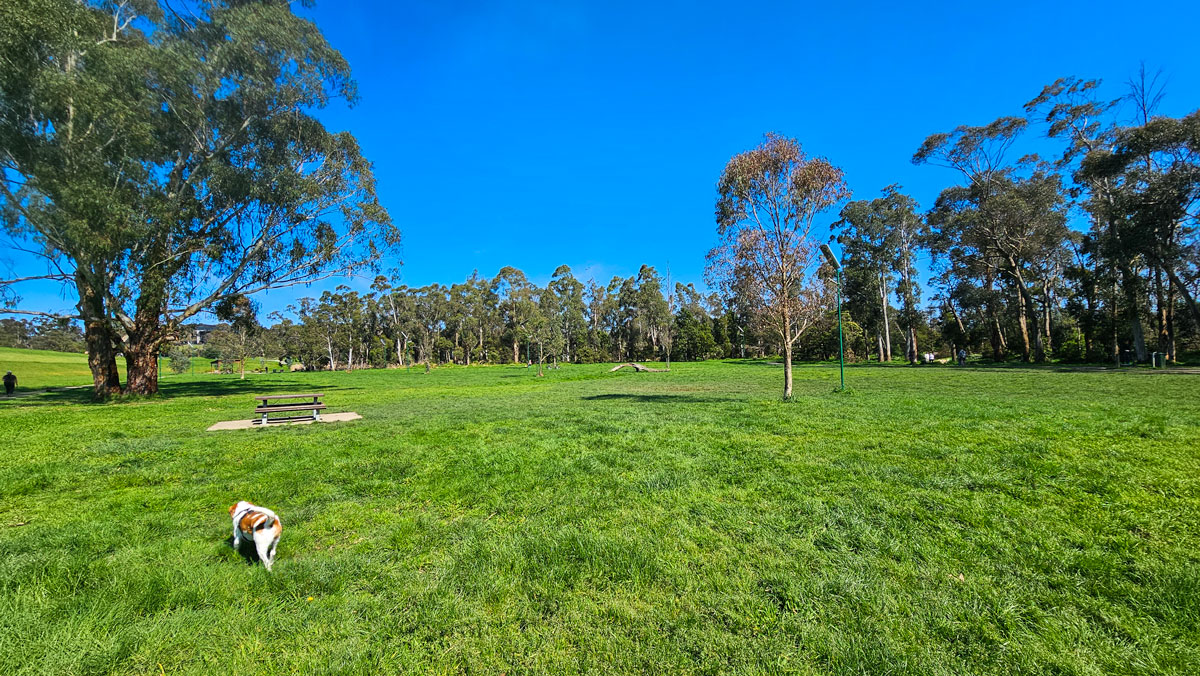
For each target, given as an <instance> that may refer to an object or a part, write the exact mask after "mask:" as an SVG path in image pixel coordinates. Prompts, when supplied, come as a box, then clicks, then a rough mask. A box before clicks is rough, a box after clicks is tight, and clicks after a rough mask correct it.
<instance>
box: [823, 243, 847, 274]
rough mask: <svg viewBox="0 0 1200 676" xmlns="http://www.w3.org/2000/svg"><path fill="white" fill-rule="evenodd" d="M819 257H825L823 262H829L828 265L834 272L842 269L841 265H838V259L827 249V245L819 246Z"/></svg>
mask: <svg viewBox="0 0 1200 676" xmlns="http://www.w3.org/2000/svg"><path fill="white" fill-rule="evenodd" d="M821 255H822V256H824V257H825V260H827V261H829V264H830V265H832V266H833V269H834V271H835V272H836V271H839V270H841V269H842V264H841V263H839V262H838V259H837V258H836V257H835V256H834V255H833V250H832V249H830V248H829V245H828V244H822V245H821Z"/></svg>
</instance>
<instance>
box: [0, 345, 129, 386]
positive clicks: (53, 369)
mask: <svg viewBox="0 0 1200 676" xmlns="http://www.w3.org/2000/svg"><path fill="white" fill-rule="evenodd" d="M118 366H119V367H120V368H121V370H122V371H124V369H125V360H124V359H119V360H118ZM5 371H12V372H13V373H14V374H15V375H16V376H17V393H18V394H19V393H21V392H29V391H33V390H41V389H45V388H47V387H71V386H73V385H90V384H91V382H92V375H91V372H90V371H88V365H87V356H86V355H85V354H83V353H82V352H80V353H78V354H76V353H72V352H53V351H51V350H24V349H21V348H15V347H0V373H4V372H5Z"/></svg>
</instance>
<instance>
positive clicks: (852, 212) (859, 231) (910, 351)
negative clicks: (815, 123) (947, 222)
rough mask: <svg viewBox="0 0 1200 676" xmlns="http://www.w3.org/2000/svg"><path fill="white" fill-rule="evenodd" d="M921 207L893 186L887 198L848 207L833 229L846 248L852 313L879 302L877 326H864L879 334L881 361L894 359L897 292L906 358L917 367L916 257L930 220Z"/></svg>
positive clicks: (874, 323)
mask: <svg viewBox="0 0 1200 676" xmlns="http://www.w3.org/2000/svg"><path fill="white" fill-rule="evenodd" d="M918 208H919V207H918V205H917V202H916V200H914V199H913V198H911V197H909V196H908V195H905V194H903V193H901V192H900V186H899V185H895V184H893V185H889V186H887V187H886V188H884V189H883V196H882V197H879V198H876V199H873V200H869V201H868V200H859V201H854V202H850V203H848V204H847V205H846V206H845V207H843V208H842V212H841V219H840V220H838V221H837V222H836V223H834V224H833V228H834V230H836V231H837V233H838V234H837V236H836V239H837V242H838V243H839V244H840V245H841V246H842V261H841V262H842V267H843V268H845V270H844V272H843V278H844V279H845V280H846V281H847V284H846V287H847V291H848V295H849V298H850V301H851V302H850V304H849V306H850V308H851V310H852V311H853V309H854V306H855V305H862V306H865V305H867V302H866V297H867V296H872V297H873V299H874V300H875V301H877V302H876V307H878V314H877V315H876V317H877V318H878V319H877V321H865V322H863V321H860V322H859V323H860V324H862V325H863V326H865V327H872V328H874V329H875V331H876V342H877V343H878V345H879V358H880V361H891V359H892V345H891V326H890V325H891V321H890V318H889V317H888V310H889V305H890V303H891V301H890V299H889V295H890V291H892V290H895V293H896V297H897V299H899V301H900V306H901V311H900V324H901V326H903V327H904V328H905V357H906V358H907V359H908V361H909V362H910V363H916V361H917V357H918V348H917V330H916V327H917V325H918V323H919V322H920V317H919V314H920V308H919V307H918V304H919V302H920V299H921V287H920V284H919V282H918V279H917V269H916V255H917V247H918V244H919V242H920V240H921V238H922V237H923V236H924V233H925V220H924V218H923V217H922V216H921V214H919V213H918V212H917V209H918ZM859 316H860V317H862V316H863V315H861V314H860V315H859Z"/></svg>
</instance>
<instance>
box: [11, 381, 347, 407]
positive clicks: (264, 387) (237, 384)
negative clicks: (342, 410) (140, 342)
mask: <svg viewBox="0 0 1200 676" xmlns="http://www.w3.org/2000/svg"><path fill="white" fill-rule="evenodd" d="M360 389H362V388H361V387H345V386H339V385H329V384H320V383H296V382H269V381H263V380H259V379H251V380H204V381H192V382H182V383H180V382H170V381H167V382H160V383H159V392H158V394H156V395H152V396H149V397H142V396H123V397H116V398H113V399H111V400H109V401H96V400H94V399H92V389H91V388H90V387H83V388H74V389H62V390H51V391H49V392H46V393H45V394H40V395H34V396H30V397H22V398H20V399H14V400H13V401H19V402H20V404H18V405H20V406H57V405H63V404H124V403H132V402H139V401H148V400H157V401H165V400H170V399H186V398H189V397H228V396H235V395H245V397H246V400H247V405H252V404H253V403H254V401H253V399H252V397H254V396H255V395H258V394H285V393H286V394H292V393H299V394H306V393H310V392H321V393H329V392H349V391H351V390H360Z"/></svg>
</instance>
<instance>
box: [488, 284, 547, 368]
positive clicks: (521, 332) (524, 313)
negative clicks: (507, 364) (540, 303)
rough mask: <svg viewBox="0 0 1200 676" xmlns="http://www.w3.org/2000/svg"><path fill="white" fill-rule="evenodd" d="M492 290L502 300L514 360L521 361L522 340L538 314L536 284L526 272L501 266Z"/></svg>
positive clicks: (503, 314)
mask: <svg viewBox="0 0 1200 676" xmlns="http://www.w3.org/2000/svg"><path fill="white" fill-rule="evenodd" d="M491 288H492V292H493V293H495V294H496V297H497V298H499V300H500V306H499V310H500V316H501V317H502V319H503V322H504V326H505V328H506V330H507V331H508V334H509V337H510V339H511V341H512V356H513V362H519V361H521V349H520V348H521V341H522V340H525V339H526V338H528V336H529V323H530V322H531V321H533V320H534V319H535V315H536V314H537V303H535V302H534V298H533V295H534V286H533V285H532V284H530V283H529V280H528V279H526V277H525V273H524V272H521V271H520V270H518V269H516V268H514V267H512V266H508V265H506V266H504V267H503V268H500V272H498V273H496V277H495V279H493V280H492V287H491Z"/></svg>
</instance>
